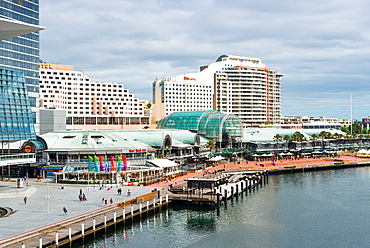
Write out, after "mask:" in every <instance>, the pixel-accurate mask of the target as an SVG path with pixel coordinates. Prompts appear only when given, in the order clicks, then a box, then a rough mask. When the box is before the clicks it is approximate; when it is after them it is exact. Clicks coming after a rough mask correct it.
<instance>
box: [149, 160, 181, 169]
mask: <svg viewBox="0 0 370 248" xmlns="http://www.w3.org/2000/svg"><path fill="white" fill-rule="evenodd" d="M147 163H149V164H150V165H153V166H155V167H160V168H166V167H175V166H179V164H178V163H176V162H175V161H171V160H168V159H152V160H148V161H147Z"/></svg>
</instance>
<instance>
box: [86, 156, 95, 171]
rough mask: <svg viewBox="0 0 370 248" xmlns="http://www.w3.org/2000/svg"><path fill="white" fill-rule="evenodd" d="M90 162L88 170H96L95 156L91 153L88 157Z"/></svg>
mask: <svg viewBox="0 0 370 248" xmlns="http://www.w3.org/2000/svg"><path fill="white" fill-rule="evenodd" d="M87 159H88V161H89V163H88V171H94V160H93V158H92V157H91V156H90V155H89V156H88V157H87Z"/></svg>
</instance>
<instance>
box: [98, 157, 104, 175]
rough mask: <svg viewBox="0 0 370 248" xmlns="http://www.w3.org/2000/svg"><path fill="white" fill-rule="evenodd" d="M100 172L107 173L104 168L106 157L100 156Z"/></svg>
mask: <svg viewBox="0 0 370 248" xmlns="http://www.w3.org/2000/svg"><path fill="white" fill-rule="evenodd" d="M99 162H100V171H105V168H104V157H103V156H100V155H99Z"/></svg>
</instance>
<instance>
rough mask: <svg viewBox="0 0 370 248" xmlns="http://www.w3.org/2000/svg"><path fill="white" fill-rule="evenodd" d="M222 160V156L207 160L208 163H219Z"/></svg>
mask: <svg viewBox="0 0 370 248" xmlns="http://www.w3.org/2000/svg"><path fill="white" fill-rule="evenodd" d="M222 159H224V157H222V156H216V157H213V158H211V159H209V161H220V160H222Z"/></svg>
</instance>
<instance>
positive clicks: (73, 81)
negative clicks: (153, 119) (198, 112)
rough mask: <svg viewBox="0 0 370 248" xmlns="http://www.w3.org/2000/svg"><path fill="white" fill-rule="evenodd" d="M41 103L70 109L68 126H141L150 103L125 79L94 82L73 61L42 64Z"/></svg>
mask: <svg viewBox="0 0 370 248" xmlns="http://www.w3.org/2000/svg"><path fill="white" fill-rule="evenodd" d="M40 107H44V108H48V109H50V108H55V109H65V110H66V128H67V130H78V129H123V128H140V127H144V126H147V125H149V124H150V115H148V114H147V113H150V112H145V109H146V106H144V103H143V102H141V101H140V100H139V99H138V98H135V97H134V94H132V93H130V92H129V90H128V89H125V88H124V86H123V84H121V83H112V82H94V81H92V78H91V76H87V75H85V72H84V71H76V70H74V67H73V66H71V65H59V64H47V63H41V64H40Z"/></svg>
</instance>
